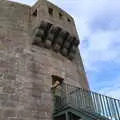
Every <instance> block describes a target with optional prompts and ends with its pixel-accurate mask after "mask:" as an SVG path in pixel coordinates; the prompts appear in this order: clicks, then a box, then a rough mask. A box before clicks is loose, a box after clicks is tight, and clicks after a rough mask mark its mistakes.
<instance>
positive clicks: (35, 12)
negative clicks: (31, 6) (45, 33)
mask: <svg viewBox="0 0 120 120" xmlns="http://www.w3.org/2000/svg"><path fill="white" fill-rule="evenodd" d="M32 15H33V16H34V17H37V9H36V10H35V11H34V12H33V14H32Z"/></svg>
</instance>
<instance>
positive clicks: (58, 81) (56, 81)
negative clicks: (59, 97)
mask: <svg viewBox="0 0 120 120" xmlns="http://www.w3.org/2000/svg"><path fill="white" fill-rule="evenodd" d="M62 82H63V78H61V77H59V76H56V75H52V85H53V88H56V87H57V86H59V85H61V84H62Z"/></svg>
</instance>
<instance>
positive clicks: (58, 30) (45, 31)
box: [0, 0, 89, 120]
mask: <svg viewBox="0 0 120 120" xmlns="http://www.w3.org/2000/svg"><path fill="white" fill-rule="evenodd" d="M79 43H80V41H79V38H78V34H77V31H76V27H75V23H74V20H73V18H72V17H71V16H70V15H69V14H67V13H66V12H65V11H63V10H62V9H60V8H58V7H57V6H55V5H53V4H52V3H50V2H48V1H45V0H39V1H38V2H37V3H36V4H35V5H34V6H32V7H30V6H27V5H23V4H19V3H15V2H10V1H7V0H2V1H0V120H51V119H52V114H53V107H54V106H53V98H52V93H51V86H52V85H53V84H54V83H55V81H56V80H58V81H60V84H61V83H68V84H70V85H73V86H76V87H80V88H84V89H87V90H89V86H88V82H87V78H86V75H85V71H84V67H83V64H82V60H81V56H80V53H79V49H78V46H79Z"/></svg>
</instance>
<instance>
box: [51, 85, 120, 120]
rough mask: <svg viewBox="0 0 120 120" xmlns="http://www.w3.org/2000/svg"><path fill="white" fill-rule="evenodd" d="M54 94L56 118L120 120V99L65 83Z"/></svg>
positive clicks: (58, 119) (68, 119) (62, 119)
mask: <svg viewBox="0 0 120 120" xmlns="http://www.w3.org/2000/svg"><path fill="white" fill-rule="evenodd" d="M53 95H54V97H53V98H54V105H55V107H54V108H55V109H54V115H53V116H54V120H120V100H117V99H113V98H110V97H107V96H104V95H101V94H98V93H95V92H92V91H87V90H84V89H82V88H78V87H74V86H71V85H69V84H65V83H64V84H62V85H61V87H59V88H56V89H55V90H54V94H53Z"/></svg>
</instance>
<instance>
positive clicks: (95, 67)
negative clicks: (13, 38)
mask: <svg viewBox="0 0 120 120" xmlns="http://www.w3.org/2000/svg"><path fill="white" fill-rule="evenodd" d="M12 1H18V2H21V3H26V4H29V5H32V4H34V3H35V2H36V0H12ZM49 1H51V2H53V3H55V4H56V5H58V6H59V7H61V8H63V9H64V10H66V11H67V12H68V13H70V14H71V15H72V16H73V17H74V19H75V23H76V26H77V30H78V33H79V37H80V40H81V44H80V52H81V55H82V58H83V62H84V65H85V70H86V73H87V77H88V80H89V84H90V88H91V90H93V91H97V92H100V93H102V94H105V95H109V96H112V97H115V98H119V99H120V52H119V51H120V0H49Z"/></svg>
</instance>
